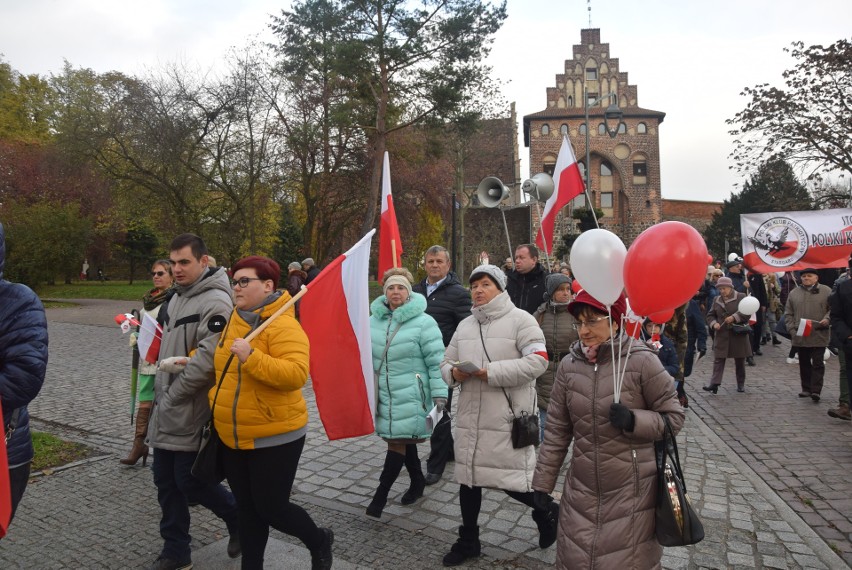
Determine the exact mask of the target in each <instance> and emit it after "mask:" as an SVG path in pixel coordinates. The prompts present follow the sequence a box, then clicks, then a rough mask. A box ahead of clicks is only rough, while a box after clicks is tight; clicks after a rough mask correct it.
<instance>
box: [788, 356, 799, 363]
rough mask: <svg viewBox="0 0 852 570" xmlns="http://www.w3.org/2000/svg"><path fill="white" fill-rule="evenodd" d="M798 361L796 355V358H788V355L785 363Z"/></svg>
mask: <svg viewBox="0 0 852 570" xmlns="http://www.w3.org/2000/svg"><path fill="white" fill-rule="evenodd" d="M798 363H799V358H798V357H796V358H789V357H788V358H787V364H798Z"/></svg>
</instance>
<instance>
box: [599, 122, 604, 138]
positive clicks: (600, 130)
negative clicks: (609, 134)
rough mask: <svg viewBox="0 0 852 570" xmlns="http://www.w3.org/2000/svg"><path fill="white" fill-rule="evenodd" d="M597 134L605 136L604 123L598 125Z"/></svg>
mask: <svg viewBox="0 0 852 570" xmlns="http://www.w3.org/2000/svg"><path fill="white" fill-rule="evenodd" d="M598 134H599V135H605V134H606V125H605V124H604V123H601V124H599V125H598Z"/></svg>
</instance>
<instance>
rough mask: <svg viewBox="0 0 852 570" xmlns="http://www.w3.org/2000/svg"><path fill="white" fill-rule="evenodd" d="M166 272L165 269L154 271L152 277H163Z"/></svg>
mask: <svg viewBox="0 0 852 570" xmlns="http://www.w3.org/2000/svg"><path fill="white" fill-rule="evenodd" d="M165 274H166V272H165V271H152V272H151V277H162V276H163V275H165Z"/></svg>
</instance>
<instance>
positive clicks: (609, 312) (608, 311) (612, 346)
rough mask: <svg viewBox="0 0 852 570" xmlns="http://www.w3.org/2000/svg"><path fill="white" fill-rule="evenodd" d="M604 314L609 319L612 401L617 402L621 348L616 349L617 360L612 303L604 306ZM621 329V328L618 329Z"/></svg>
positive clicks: (619, 388) (619, 393)
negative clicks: (616, 356) (613, 334)
mask: <svg viewBox="0 0 852 570" xmlns="http://www.w3.org/2000/svg"><path fill="white" fill-rule="evenodd" d="M606 314H607V317H608V318H609V320H608V321H607V322H608V323H609V350H610V353H611V354H612V360H611V362H612V392H613V401H614V402H615V403H616V404H617V403H618V402H619V400H620V399H621V385H620V384H619V383H618V369H619V367H620V365H621V350H619V351H618V361H617V362H616V360H615V339H614V338H612V305H607V306H606ZM619 330H621V329H619Z"/></svg>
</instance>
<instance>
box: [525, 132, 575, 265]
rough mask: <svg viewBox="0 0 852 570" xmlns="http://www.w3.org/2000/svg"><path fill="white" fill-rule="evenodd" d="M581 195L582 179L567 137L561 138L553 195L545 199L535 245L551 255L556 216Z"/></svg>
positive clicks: (555, 168) (554, 172) (554, 171)
mask: <svg viewBox="0 0 852 570" xmlns="http://www.w3.org/2000/svg"><path fill="white" fill-rule="evenodd" d="M582 193H583V177H582V176H580V168H579V167H578V166H577V159H576V158H575V157H574V151H573V149H572V148H571V143H569V142H568V137H562V146H561V147H560V148H559V155H558V156H557V157H556V166H555V167H554V170H553V195H552V196H551V197H550V198H548V199H547V203H545V205H544V212H542V214H541V229H540V230H539V232H538V235H536V238H535V243H536V245H538V247H540V248H541V249H543V250H545V251H547V252H548V253H553V228H554V226H555V225H556V216H557V215H558V214H559V212H560V211H561V210H562V208H564V207H565V206H567V205H568V203H569V202H570V201H571V200H573V199H574V198H576V197H577V196H579V195H580V194H582Z"/></svg>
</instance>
